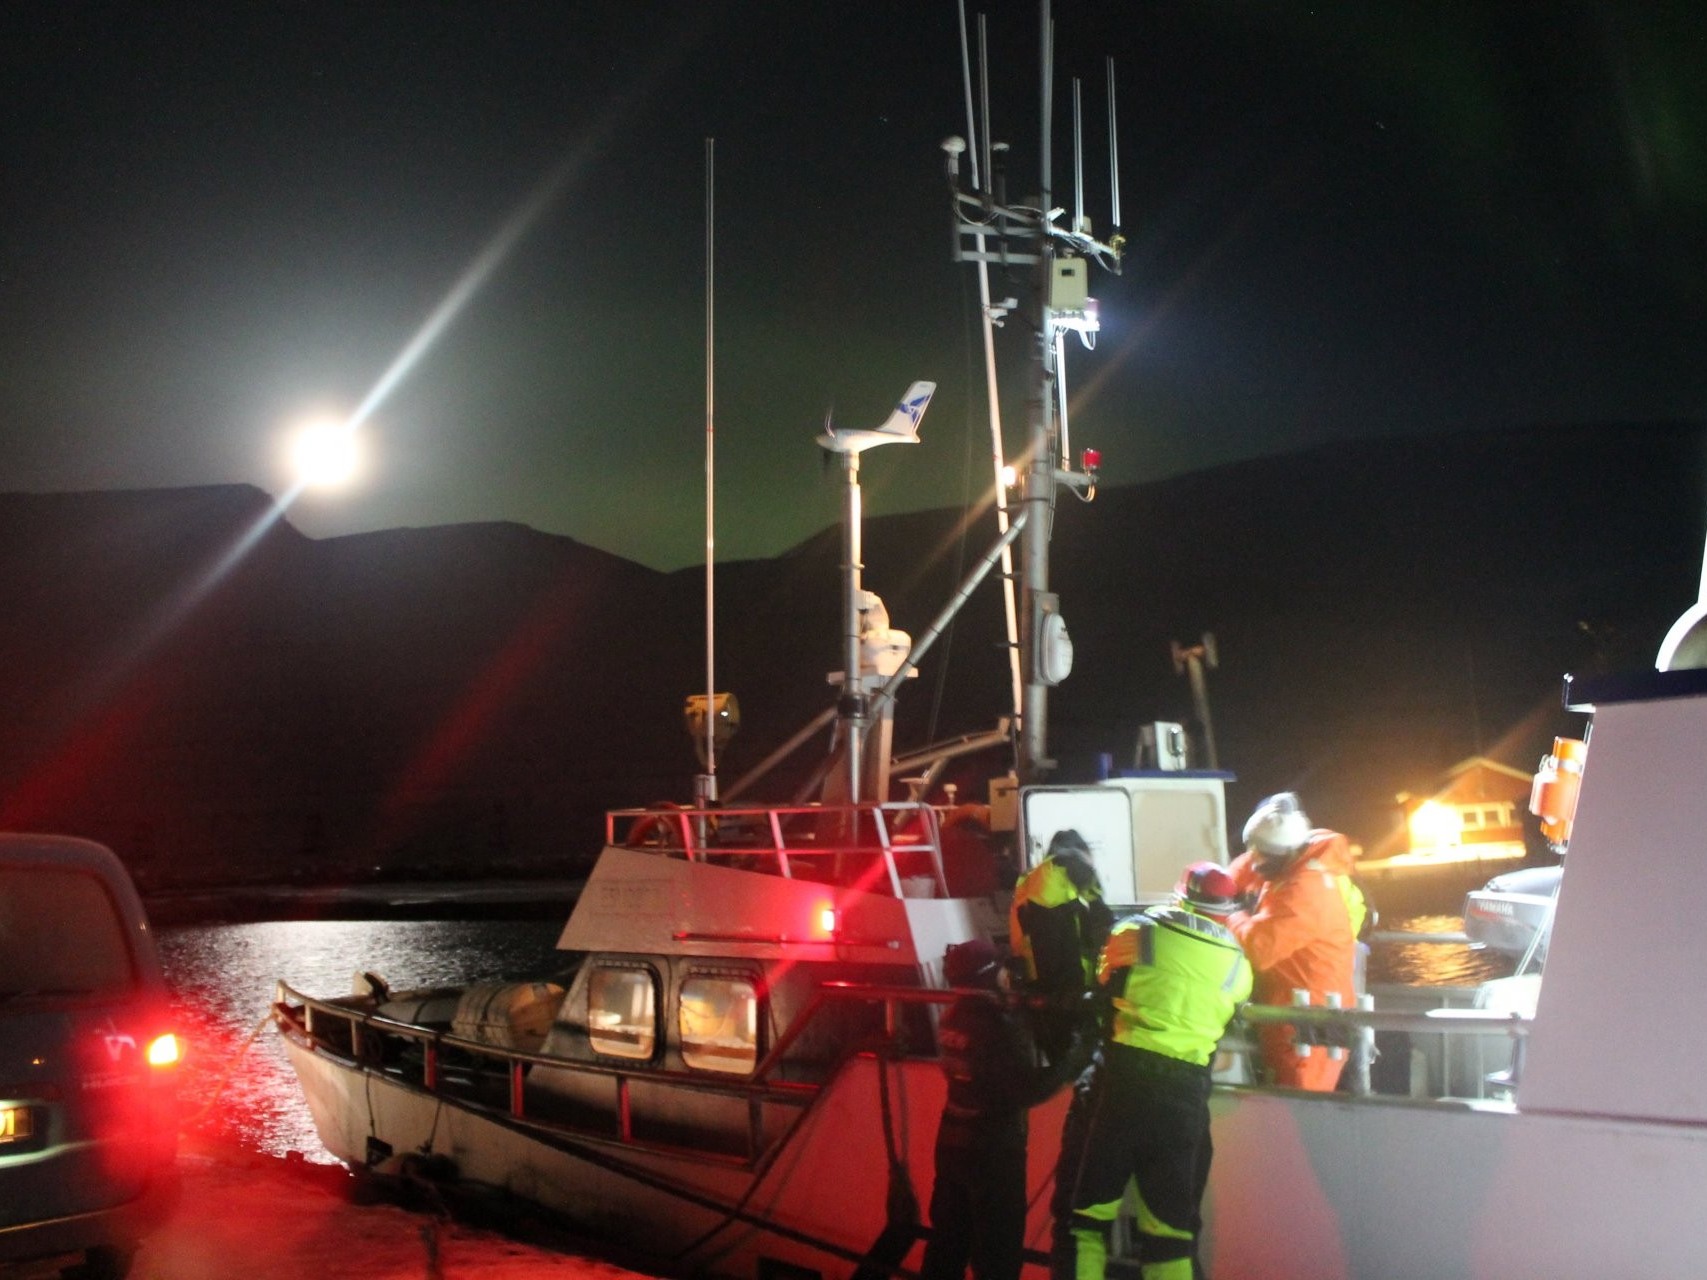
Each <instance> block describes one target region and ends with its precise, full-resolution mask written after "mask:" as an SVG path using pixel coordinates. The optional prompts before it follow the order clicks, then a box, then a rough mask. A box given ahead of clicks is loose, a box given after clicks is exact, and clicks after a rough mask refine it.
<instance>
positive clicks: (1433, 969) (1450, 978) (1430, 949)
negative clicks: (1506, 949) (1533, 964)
mask: <svg viewBox="0 0 1707 1280" xmlns="http://www.w3.org/2000/svg"><path fill="white" fill-rule="evenodd" d="M1381 927H1382V928H1383V929H1391V930H1392V931H1393V932H1395V933H1457V932H1459V931H1460V930H1462V929H1463V928H1464V921H1463V919H1462V918H1461V917H1459V916H1446V915H1440V916H1411V917H1410V918H1409V919H1405V920H1395V921H1393V922H1392V923H1391V924H1388V923H1387V922H1386V921H1385V920H1383V921H1382V922H1381ZM1515 967H1516V962H1515V961H1514V960H1513V959H1512V958H1511V957H1510V956H1505V955H1501V954H1500V953H1499V952H1497V951H1478V950H1475V949H1474V948H1472V947H1469V946H1466V945H1465V944H1463V943H1441V942H1389V943H1385V944H1383V945H1382V946H1379V947H1376V948H1375V950H1374V952H1373V953H1372V954H1371V955H1370V957H1369V981H1370V983H1371V985H1374V984H1379V983H1396V984H1398V985H1400V986H1407V987H1474V986H1478V985H1480V984H1481V983H1484V982H1488V981H1490V980H1491V979H1494V978H1509V977H1510V976H1511V972H1512V969H1513V968H1515Z"/></svg>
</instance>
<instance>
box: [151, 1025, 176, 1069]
mask: <svg viewBox="0 0 1707 1280" xmlns="http://www.w3.org/2000/svg"><path fill="white" fill-rule="evenodd" d="M147 1056H148V1065H149V1066H151V1067H175V1066H177V1065H178V1059H179V1058H180V1057H182V1056H183V1050H182V1049H181V1048H180V1047H179V1045H178V1037H177V1036H175V1035H173V1034H172V1033H171V1032H170V1031H168V1032H167V1033H166V1034H165V1035H161V1036H155V1037H154V1039H152V1040H150V1041H149V1042H148V1054H147Z"/></svg>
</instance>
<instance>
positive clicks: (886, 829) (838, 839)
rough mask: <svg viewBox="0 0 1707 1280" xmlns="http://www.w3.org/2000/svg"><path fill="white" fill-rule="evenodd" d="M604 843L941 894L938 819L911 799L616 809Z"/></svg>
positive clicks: (887, 889)
mask: <svg viewBox="0 0 1707 1280" xmlns="http://www.w3.org/2000/svg"><path fill="white" fill-rule="evenodd" d="M605 844H606V845H609V846H614V847H617V848H621V849H632V850H635V851H637V852H642V853H655V854H661V855H664V856H667V857H675V858H686V859H687V860H688V861H690V862H701V863H708V864H712V865H717V866H725V867H733V868H738V869H740V870H744V871H758V872H762V873H765V874H769V875H775V876H781V877H782V878H784V879H788V880H814V881H821V882H826V883H831V884H836V885H840V886H843V887H846V888H855V889H863V890H865V891H866V892H868V893H888V894H889V895H891V896H893V897H897V898H902V897H938V898H943V897H947V896H948V884H947V880H946V879H945V877H944V874H943V866H942V835H941V825H940V819H939V816H938V813H937V811H936V809H935V808H933V807H932V806H930V805H928V804H921V803H916V802H912V801H892V802H887V803H881V804H879V803H871V804H856V805H822V804H806V805H754V806H736V805H731V806H722V805H718V806H711V807H705V808H691V807H676V806H673V805H670V806H654V807H650V808H644V809H614V810H612V811H610V812H609V813H607V814H606V815H605Z"/></svg>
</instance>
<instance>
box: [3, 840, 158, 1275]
mask: <svg viewBox="0 0 1707 1280" xmlns="http://www.w3.org/2000/svg"><path fill="white" fill-rule="evenodd" d="M181 1052H182V1047H181V1045H180V1042H179V1039H178V1036H177V1034H176V1032H175V1031H174V1029H173V1025H172V1012H171V1007H170V1004H169V1001H168V996H167V989H166V982H165V979H164V977H163V976H162V973H161V969H160V958H159V955H158V954H157V952H156V950H155V946H154V935H153V933H152V932H151V931H150V929H149V926H148V917H147V915H146V914H145V913H144V912H143V908H142V902H141V900H140V899H139V898H138V897H137V894H136V889H135V887H134V886H133V885H132V883H131V880H130V877H129V876H128V875H127V874H126V872H125V869H124V865H123V864H122V863H121V862H120V861H119V860H118V858H117V857H116V856H114V854H113V853H112V852H111V851H110V850H108V849H106V848H105V847H103V846H102V845H99V844H95V843H93V842H92V841H89V840H81V839H76V838H73V837H69V836H47V835H11V834H0V1275H4V1274H7V1273H8V1272H16V1271H18V1270H20V1269H24V1268H27V1273H28V1274H30V1275H32V1276H33V1275H39V1274H43V1272H44V1270H45V1271H46V1272H47V1273H49V1274H51V1270H52V1268H54V1267H55V1266H61V1267H68V1268H70V1271H69V1272H68V1274H70V1275H73V1276H77V1277H82V1278H84V1280H96V1278H99V1280H110V1278H112V1277H120V1276H123V1275H125V1274H126V1273H127V1272H128V1271H129V1270H130V1264H131V1259H132V1257H133V1255H134V1254H135V1252H136V1249H137V1247H138V1245H139V1243H140V1241H141V1240H142V1238H143V1237H144V1235H145V1234H146V1233H147V1232H148V1231H149V1230H150V1229H152V1228H153V1227H154V1226H155V1225H157V1224H158V1223H159V1222H160V1221H161V1219H162V1218H164V1217H165V1216H166V1214H167V1213H169V1212H170V1210H171V1207H172V1205H173V1203H174V1202H175V1200H176V1197H177V1190H178V1178H177V1148H178V1126H177V1092H176V1076H177V1062H178V1059H179V1056H180V1054H181Z"/></svg>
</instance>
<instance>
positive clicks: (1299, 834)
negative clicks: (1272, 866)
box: [1245, 791, 1310, 861]
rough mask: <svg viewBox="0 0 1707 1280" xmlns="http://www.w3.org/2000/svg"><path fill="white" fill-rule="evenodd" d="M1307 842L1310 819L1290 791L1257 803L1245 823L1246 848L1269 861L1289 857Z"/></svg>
mask: <svg viewBox="0 0 1707 1280" xmlns="http://www.w3.org/2000/svg"><path fill="white" fill-rule="evenodd" d="M1309 843H1310V819H1309V817H1308V816H1307V815H1306V814H1305V813H1304V808H1303V806H1302V805H1301V804H1299V802H1298V796H1297V795H1296V794H1295V793H1294V792H1291V791H1282V792H1281V793H1280V794H1279V795H1273V796H1270V797H1269V798H1268V799H1266V800H1264V801H1263V802H1262V803H1261V804H1259V805H1258V806H1257V807H1256V809H1255V810H1254V811H1253V812H1252V813H1251V816H1250V820H1249V821H1247V822H1246V823H1245V848H1247V849H1250V850H1251V851H1253V852H1254V853H1255V854H1256V855H1257V857H1258V858H1267V859H1269V860H1271V861H1275V860H1280V859H1286V858H1291V857H1293V856H1294V855H1295V854H1297V853H1298V852H1299V851H1300V850H1302V849H1303V848H1304V846H1305V845H1307V844H1309Z"/></svg>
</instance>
